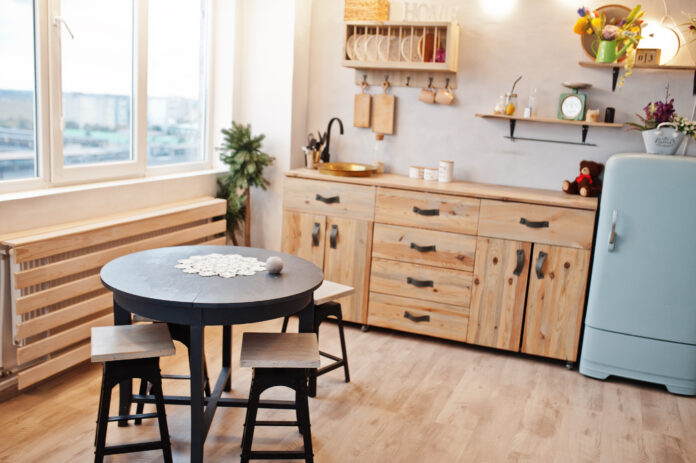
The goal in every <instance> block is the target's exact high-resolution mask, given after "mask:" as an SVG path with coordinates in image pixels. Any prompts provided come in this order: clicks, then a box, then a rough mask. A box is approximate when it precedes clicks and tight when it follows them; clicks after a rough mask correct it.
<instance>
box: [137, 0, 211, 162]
mask: <svg viewBox="0 0 696 463" xmlns="http://www.w3.org/2000/svg"><path fill="white" fill-rule="evenodd" d="M203 3H204V0H203V1H195V0H150V2H149V11H148V23H149V24H148V70H147V94H148V99H147V126H148V130H147V133H148V136H147V138H148V146H147V162H148V165H150V166H153V165H155V166H156V165H163V164H174V163H179V162H191V161H196V160H202V159H204V158H205V154H204V150H203V133H204V114H205V66H204V63H203V57H204V56H205V53H203V52H202V50H203V46H204V43H203V42H204V41H203V37H202V31H203V28H202V25H203V21H204V9H203Z"/></svg>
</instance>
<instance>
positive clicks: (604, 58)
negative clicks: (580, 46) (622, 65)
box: [592, 40, 631, 63]
mask: <svg viewBox="0 0 696 463" xmlns="http://www.w3.org/2000/svg"><path fill="white" fill-rule="evenodd" d="M617 45H618V44H617V41H616V40H599V41H595V42H594V43H593V44H592V50H593V51H594V52H595V61H596V62H597V63H615V62H616V61H617V60H618V59H619V58H621V56H622V55H623V54H624V53H625V52H626V50H628V47H629V46H630V45H631V43H630V42H628V43H626V45H624V47H623V48H622V49H621V50H618V49H617ZM595 48H596V49H595Z"/></svg>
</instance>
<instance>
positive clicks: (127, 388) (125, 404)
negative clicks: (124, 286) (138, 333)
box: [114, 299, 133, 427]
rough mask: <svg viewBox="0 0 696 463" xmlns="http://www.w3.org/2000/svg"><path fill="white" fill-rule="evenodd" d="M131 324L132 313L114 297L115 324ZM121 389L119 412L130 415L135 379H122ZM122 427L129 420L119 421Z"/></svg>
mask: <svg viewBox="0 0 696 463" xmlns="http://www.w3.org/2000/svg"><path fill="white" fill-rule="evenodd" d="M130 324H131V314H130V312H128V311H127V310H125V309H123V307H121V306H120V305H118V303H116V300H115V299H114V325H130ZM118 390H119V402H118V414H119V415H121V416H125V415H129V414H130V408H131V399H132V396H133V380H131V379H129V380H126V381H121V382H120V383H119V386H118ZM118 425H119V426H121V427H124V426H128V420H121V421H119V422H118Z"/></svg>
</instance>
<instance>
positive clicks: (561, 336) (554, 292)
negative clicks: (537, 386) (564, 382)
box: [522, 244, 590, 362]
mask: <svg viewBox="0 0 696 463" xmlns="http://www.w3.org/2000/svg"><path fill="white" fill-rule="evenodd" d="M533 253H534V254H533V255H534V259H533V262H532V265H531V271H530V277H529V279H530V281H529V292H528V294H527V311H526V314H525V320H524V338H523V340H522V352H525V353H527V354H534V355H542V356H544V357H551V358H557V359H561V360H567V361H570V362H575V360H576V359H577V354H578V342H579V340H580V328H581V326H582V315H583V308H584V305H585V290H586V286H587V277H588V272H589V264H590V251H589V250H584V249H573V248H567V247H561V246H549V245H539V244H535V245H534V250H533Z"/></svg>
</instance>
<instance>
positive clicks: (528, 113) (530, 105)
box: [524, 88, 537, 117]
mask: <svg viewBox="0 0 696 463" xmlns="http://www.w3.org/2000/svg"><path fill="white" fill-rule="evenodd" d="M536 96H537V89H536V88H535V89H534V90H532V93H530V94H529V99H528V100H527V107H526V108H524V117H535V116H536Z"/></svg>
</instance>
